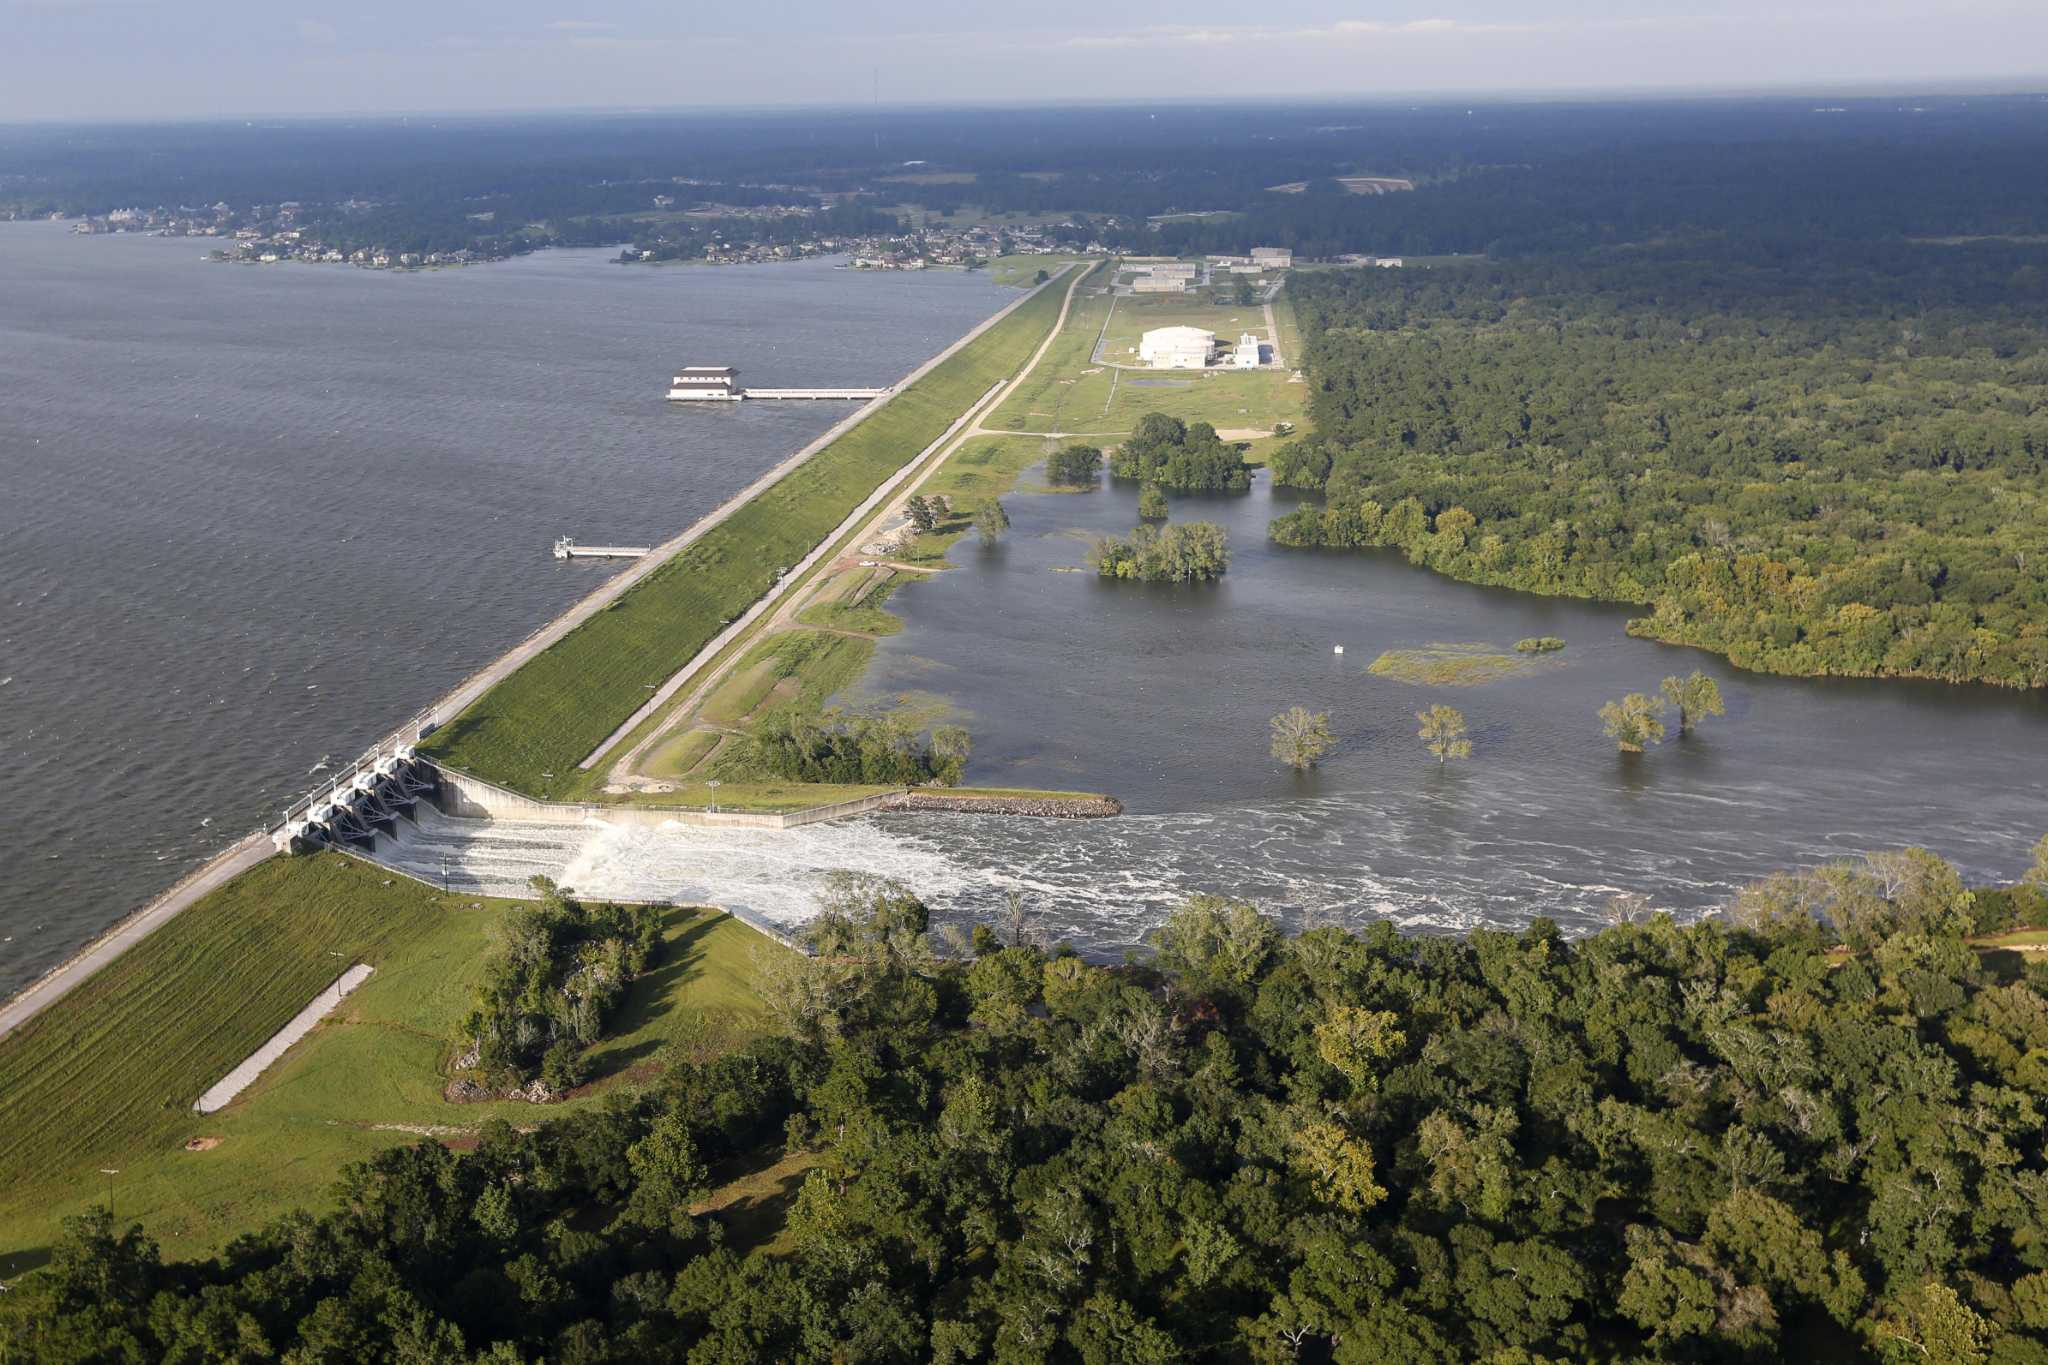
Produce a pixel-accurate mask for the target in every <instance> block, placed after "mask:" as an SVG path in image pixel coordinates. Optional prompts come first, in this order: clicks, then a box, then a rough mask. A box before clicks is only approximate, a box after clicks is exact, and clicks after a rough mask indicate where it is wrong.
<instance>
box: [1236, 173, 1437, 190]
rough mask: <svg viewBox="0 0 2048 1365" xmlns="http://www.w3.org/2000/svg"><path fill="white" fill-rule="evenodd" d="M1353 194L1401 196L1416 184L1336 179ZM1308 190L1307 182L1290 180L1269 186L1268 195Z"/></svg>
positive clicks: (1382, 178)
mask: <svg viewBox="0 0 2048 1365" xmlns="http://www.w3.org/2000/svg"><path fill="white" fill-rule="evenodd" d="M1335 179H1336V181H1337V183H1338V184H1339V185H1342V186H1343V187H1344V188H1345V190H1346V191H1347V192H1348V193H1351V194H1399V193H1401V192H1402V191H1404V190H1412V189H1414V188H1415V182H1414V181H1413V180H1409V179H1407V178H1405V177H1403V176H1398V175H1340V176H1337V177H1335ZM1307 189H1308V181H1306V180H1290V181H1288V182H1287V183H1286V184H1284V185H1268V186H1266V193H1268V194H1302V193H1304V192H1306V191H1307Z"/></svg>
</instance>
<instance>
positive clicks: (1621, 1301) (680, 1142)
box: [0, 842, 2048, 1365]
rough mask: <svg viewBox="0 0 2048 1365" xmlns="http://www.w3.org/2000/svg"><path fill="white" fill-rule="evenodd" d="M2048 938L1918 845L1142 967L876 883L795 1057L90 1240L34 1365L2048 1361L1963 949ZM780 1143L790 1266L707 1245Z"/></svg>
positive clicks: (1996, 958)
mask: <svg viewBox="0 0 2048 1365" xmlns="http://www.w3.org/2000/svg"><path fill="white" fill-rule="evenodd" d="M2044 855H2048V842H2044ZM2035 875H2036V876H2037V877H2040V878H2048V856H2044V865H2043V866H2041V867H2037V869H2036V874H2035ZM2044 914H2048V898H2044V897H2043V896H2041V895H2040V894H2039V892H2038V891H2036V890H2031V889H2025V888H2022V889H2016V890H2008V891H1998V892H1990V893H1973V892H1971V891H1969V890H1966V889H1965V888H1964V887H1963V885H1962V884H1961V882H1960V881H1959V880H1958V879H1957V877H1956V875H1955V873H1954V871H1953V869H1951V868H1949V867H1948V866H1947V865H1946V864H1945V863H1943V862H1942V861H1941V860H1940V859H1938V858H1935V857H1934V856H1932V855H1930V854H1926V853H1922V852H1919V851H1916V850H1907V851H1903V852H1899V853H1892V854H1884V855H1877V856H1873V857H1871V858H1868V859H1862V860H1857V861H1854V862H1845V863H1841V864H1837V865H1832V866H1828V867H1824V868H1820V869H1817V870H1815V871H1812V872H1808V873H1804V874H1798V875H1788V876H1784V877H1779V878H1774V879H1772V880H1771V881H1770V882H1767V883H1764V884H1762V885H1760V886H1758V887H1754V888H1751V889H1750V890H1749V891H1747V892H1745V893H1744V894H1743V895H1742V896H1741V897H1740V898H1739V899H1738V900H1737V901H1736V903H1735V904H1734V905H1733V906H1732V907H1731V908H1730V910H1729V911H1728V913H1727V914H1726V915H1725V916H1723V917H1719V918H1710V919H1708V920H1706V921H1704V922H1701V923H1697V924H1691V925H1681V924H1678V923H1675V922H1674V921H1673V920H1672V919H1670V918H1669V917H1668V916H1661V915H1658V916H1651V915H1647V914H1646V913H1644V912H1643V910H1642V909H1641V907H1640V906H1638V905H1635V904H1632V903H1630V902H1628V901H1627V900H1623V901H1621V902H1618V903H1617V906H1616V912H1615V915H1614V920H1615V924H1614V926H1613V927H1612V928H1609V929H1607V930H1604V931H1602V932H1600V933H1597V934H1594V935H1592V936H1590V937H1587V938H1585V939H1582V940H1579V941H1577V942H1573V941H1568V940H1566V939H1565V938H1563V937H1562V936H1561V935H1560V934H1559V933H1558V931H1557V929H1556V928H1555V927H1554V926H1553V925H1551V924H1550V923H1549V922H1547V921H1541V920H1539V921H1537V922H1536V923H1535V924H1533V925H1532V926H1531V927H1530V928H1528V929H1527V930H1526V931H1524V932H1521V933H1506V932H1495V931H1489V930H1479V931H1474V932H1472V933H1471V934H1469V935H1468V936H1466V937H1464V938H1462V939H1459V938H1447V937H1428V936H1416V937H1410V936H1404V935H1402V934H1400V933H1398V932H1396V931H1395V930H1394V929H1393V928H1392V927H1391V926H1389V925H1387V924H1385V923H1379V924H1375V925H1373V926H1371V927H1370V928H1369V929H1367V930H1365V931H1363V932H1360V933H1350V932H1346V931H1344V930H1342V929H1339V928H1335V927H1328V926H1324V927H1312V928H1309V929H1307V930H1306V931H1305V932H1301V933H1299V934H1296V935H1294V936H1288V935H1285V934H1283V933H1282V932H1281V930H1280V926H1279V925H1278V924H1276V923H1275V922H1274V921H1273V920H1272V919H1270V918H1268V917H1266V916H1264V915H1261V914H1259V913H1258V912H1257V911H1256V910H1255V909H1254V908H1253V907H1251V906H1250V905H1247V904H1243V903H1240V902H1233V901H1226V900H1221V899H1217V898H1213V897H1197V898H1194V899H1192V900H1190V901H1189V902H1187V903H1186V904H1185V905H1184V906H1182V907H1181V908H1180V909H1179V910H1177V911H1176V912H1174V913H1173V914H1172V915H1171V916H1170V917H1169V918H1168V919H1167V921H1166V922H1165V923H1164V924H1163V925H1162V927H1161V928H1160V929H1159V930H1158V931H1157V932H1156V933H1155V934H1154V935H1153V937H1152V945H1153V950H1154V951H1153V953H1152V954H1151V955H1150V958H1149V960H1148V961H1146V962H1144V963H1143V964H1132V965H1126V966H1102V965H1092V964H1090V963H1087V962H1084V961H1083V960H1081V959H1080V958H1078V957H1075V956H1073V955H1071V954H1069V953H1066V952H1063V951H1060V950H1058V949H1047V948H1046V947H1044V946H1043V945H1041V944H1040V943H1038V942H1036V941H1035V940H1034V938H1033V935H1032V933H1031V931H1030V925H1029V919H1028V916H1024V915H1020V916H1017V917H1015V918H1013V920H1012V921H1011V924H1010V925H1009V928H1008V932H1006V933H1003V934H998V933H997V932H995V931H993V930H991V929H990V928H988V927H986V926H984V927H981V928H978V929H977V930H976V931H975V932H974V933H973V934H972V936H971V937H969V936H964V935H950V936H934V935H932V934H930V933H929V932H927V931H928V927H929V926H928V920H929V916H928V914H927V912H926V910H925V908H924V906H923V905H922V904H920V903H919V902H918V900H917V899H916V897H915V896H913V895H911V894H910V893H908V892H907V891H905V890H904V889H903V888H901V887H900V886H896V885H894V884H891V883H879V882H874V881H868V880H862V879H857V878H851V877H848V878H842V879H841V880H839V881H838V882H837V884H836V885H835V887H834V889H833V893H832V903H831V904H830V905H829V906H828V907H827V909H826V911H825V913H823V914H822V915H821V916H820V917H819V918H818V919H817V920H816V921H814V922H813V924H812V925H811V926H810V928H809V931H808V937H809V940H810V947H811V949H812V950H813V954H812V955H811V956H799V955H796V954H782V955H780V956H778V957H776V958H775V959H774V960H773V966H772V968H771V969H769V970H766V971H765V974H764V976H765V985H764V988H765V989H766V991H767V993H768V996H769V998H770V1000H771V1002H772V1003H773V1004H774V1006H775V1007H776V1010H777V1012H778V1017H779V1018H780V1020H781V1022H782V1025H783V1031H782V1034H781V1035H780V1036H777V1037H775V1038H773V1039H771V1040H768V1041H765V1042H761V1043H757V1044H755V1045H753V1046H751V1047H749V1048H747V1049H745V1050H743V1051H739V1052H736V1053H733V1054H729V1055H726V1056H724V1057H722V1058H720V1059H718V1060H715V1061H712V1062H710V1063H708V1064H704V1065H696V1064H677V1065H675V1066H673V1067H671V1068H670V1069H668V1070H667V1071H666V1072H665V1073H664V1074H663V1076H662V1077H661V1078H660V1079H659V1080H658V1082H657V1083H656V1084H655V1086H654V1088H653V1089H651V1090H649V1091H647V1092H645V1093H640V1094H629V1093H626V1092H624V1091H620V1092H617V1093H615V1095H614V1097H613V1099H612V1100H611V1102H610V1103H609V1104H608V1105H606V1106H605V1107H603V1108H601V1109H596V1110H590V1111H585V1112H581V1113H577V1114H574V1115H571V1116H566V1117H564V1118H561V1119H559V1120H556V1121H553V1122H548V1123H544V1124H541V1125H540V1126H539V1127H537V1128H534V1129H532V1130H530V1131H518V1130H515V1129H513V1128H512V1127H510V1126H508V1125H505V1124H502V1123H498V1124H493V1125H491V1126H489V1127H488V1128H487V1129H486V1130H485V1132H484V1134H483V1137H482V1140H481V1142H480V1144H479V1145H478V1146H477V1148H476V1150H475V1151H474V1152H472V1153H470V1154H467V1155H456V1154H454V1153H452V1152H450V1151H449V1150H448V1149H447V1148H445V1147H444V1146H442V1145H440V1144H439V1143H436V1142H431V1141H430V1142H424V1143H421V1144H419V1145H417V1146H414V1147H410V1148H398V1149H393V1150H391V1151H388V1152H386V1153H384V1154H383V1155H381V1156H379V1157H377V1158H375V1159H374V1160H371V1161H369V1162H367V1163H365V1164H363V1165H361V1166H358V1167H356V1168H354V1169H351V1170H349V1171H348V1172H346V1173H345V1175H344V1176H343V1177H342V1179H341V1181H340V1184H339V1186H338V1195H339V1198H338V1205H339V1206H338V1208H336V1209H335V1211H333V1212H331V1213H327V1214H324V1215H320V1216H313V1215H309V1214H300V1215H295V1216H292V1217H289V1218H286V1219H284V1220H282V1221H279V1222H277V1223H274V1224H272V1225H271V1226H269V1227H266V1228H263V1229H261V1230H260V1231H256V1232H252V1233H251V1234H249V1235H247V1236H245V1237H242V1238H240V1239H238V1240H237V1241H236V1242H235V1243H234V1244H233V1245H232V1246H230V1247H229V1248H228V1249H227V1250H226V1251H225V1252H224V1253H222V1254H221V1255H220V1256H218V1257H216V1258H213V1259H210V1260H206V1261H201V1262H196V1263H186V1264H165V1263H163V1262H162V1261H161V1260H160V1258H159V1256H158V1255H157V1253H156V1250H155V1247H154V1244H153V1243H152V1242H151V1241H150V1239H149V1237H148V1235H147V1233H146V1232H145V1231H144V1230H143V1229H141V1228H137V1227H131V1228H120V1227H117V1226H116V1225H114V1224H113V1223H112V1221H111V1219H110V1218H109V1217H108V1216H107V1215H106V1213H105V1212H104V1211H101V1212H100V1213H98V1214H96V1215H93V1216H90V1217H86V1218H83V1219H79V1220H75V1221H74V1222H73V1224H72V1225H71V1226H70V1230H69V1232H68V1235H67V1236H66V1237H65V1238H64V1239H63V1240H62V1241H61V1242H60V1243H59V1244H58V1245H57V1246H56V1247H54V1248H53V1254H52V1258H51V1260H50V1263H49V1265H48V1266H47V1267H46V1268H45V1269H44V1270H42V1271H40V1272H38V1273H35V1274H32V1275H30V1276H28V1277H26V1278H25V1279H23V1280H20V1281H18V1282H16V1283H15V1284H14V1285H12V1286H11V1287H10V1288H11V1292H9V1293H7V1294H6V1295H5V1296H4V1297H0V1351H5V1352H7V1353H9V1358H15V1359H32V1360H36V1361H41V1362H59V1361H87V1360H92V1361H110V1360H122V1361H164V1360H179V1361H188V1360H189V1361H198V1360H252V1361H253V1360H259V1359H277V1358H280V1357H282V1358H284V1359H288V1360H294V1361H342V1360H348V1361H356V1360H371V1359H380V1360H382V1359H389V1360H410V1361H464V1360H475V1361H491V1362H506V1363H507V1365H509V1362H512V1361H530V1360H537V1359H542V1358H545V1359H547V1360H551V1361H560V1362H598V1361H619V1362H624V1361H636V1362H646V1361H656V1362H658V1361H699V1362H714V1361H716V1362H754V1361H765V1360H777V1361H782V1360H788V1361H818V1362H857V1361H919V1360H938V1361H971V1360H996V1361H1010V1362H1026V1361H1031V1362H1036V1361H1053V1360H1059V1361H1068V1360H1073V1361H1086V1362H1105V1363H1107V1362H1169V1361H1181V1360H1191V1359H1213V1360H1220V1361H1250V1362H1282V1361H1297V1360H1323V1361H1340V1362H1416V1363H1417V1365H1422V1363H1424V1362H1429V1363H1430V1365H1434V1363H1435V1362H1441V1361H1447V1360H1475V1361H1490V1362H1498V1363H1499V1365H1509V1363H1510V1362H1513V1363H1514V1365H1533V1363H1534V1362H1542V1361H1565V1360H1572V1361H1580V1360H1594V1361H1617V1362H1619V1361H1647V1360H1670V1361H1763V1360H1790V1361H1811V1360H1878V1361H1897V1362H1915V1363H1916V1365H1918V1363H1920V1362H1942V1363H1944V1365H1954V1363H1961V1362H1998V1363H1999V1365H2022V1363H2023V1362H2041V1361H2048V1161H2044V1152H2043V1137H2042V1135H2043V1131H2044V1124H2048V1114H2044V1111H2043V1109H2042V1102H2041V1098H2040V1097H2041V1095H2042V1093H2043V1091H2044V1088H2048V1002H2044V999H2043V989H2044V988H2048V962H2041V961H2037V960H2032V959H2028V960H2025V961H2023V960H2022V955H2021V954H2016V953H1995V952H1992V953H1987V952H1985V951H1983V950H1980V949H1979V948H1977V947H1975V946H1973V945H1972V944H1971V943H1970V942H1968V941H1967V939H1966V935H1969V934H1971V933H1974V932H1978V931H1982V930H1984V929H1988V928H1997V927H2001V926H2004V925H2006V924H2009V923H2011V922H2012V921H2013V920H2014V919H2015V918H2026V919H2030V920H2040V919H2042V918H2044ZM935 937H938V938H941V939H942V940H945V941H944V942H942V943H941V944H939V945H935V944H934V941H933V940H934V938H935ZM935 946H938V947H944V948H945V949H946V951H945V952H944V953H943V954H941V953H939V952H935V951H934V949H935ZM784 1152H788V1153H791V1154H795V1155H797V1156H798V1157H799V1158H800V1164H801V1166H802V1167H803V1168H804V1170H805V1174H803V1176H802V1179H801V1183H800V1186H799V1187H798V1188H796V1189H795V1191H794V1194H793V1197H792V1198H791V1199H790V1200H789V1201H788V1204H787V1206H786V1208H785V1209H784V1211H783V1215H782V1218H781V1225H780V1227H779V1229H776V1230H775V1231H774V1232H773V1234H772V1240H765V1238H766V1237H768V1236H769V1234H763V1233H760V1232H758V1231H757V1233H756V1234H755V1236H754V1239H753V1241H752V1242H751V1244H748V1243H742V1242H740V1241H739V1240H737V1239H733V1240H728V1238H727V1237H726V1235H725V1232H724V1226H723V1224H722V1223H721V1222H720V1221H719V1219H718V1218H717V1217H716V1216H713V1215H709V1214H693V1213H692V1212H691V1209H692V1207H693V1206H695V1205H697V1204H698V1201H700V1200H701V1199H702V1198H703V1196H704V1194H705V1192H706V1190H707V1189H708V1188H709V1187H711V1186H712V1185H713V1184H714V1183H716V1181H717V1180H718V1179H720V1178H721V1177H719V1176H715V1175H714V1174H713V1173H714V1171H725V1172H730V1171H732V1170H734V1169H735V1168H737V1167H745V1166H752V1165H759V1164H761V1163H764V1162H768V1161H772V1160H775V1159H776V1158H777V1157H779V1156H780V1155H781V1154H782V1153H784Z"/></svg>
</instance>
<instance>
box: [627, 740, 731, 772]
mask: <svg viewBox="0 0 2048 1365" xmlns="http://www.w3.org/2000/svg"><path fill="white" fill-rule="evenodd" d="M724 738H725V735H724V734H723V733H722V732H720V731H717V730H684V731H682V732H681V733H680V734H676V735H672V736H670V737H669V738H668V739H666V740H664V741H662V742H661V743H660V744H659V745H657V746H656V747H655V748H654V750H653V752H651V753H649V754H648V755H647V764H646V768H647V775H648V776H649V777H665V778H684V777H687V776H689V775H690V774H691V773H692V772H694V771H696V769H697V766H698V765H699V764H701V763H703V761H704V760H705V759H707V758H709V757H711V751H712V750H714V749H716V748H717V747H718V744H719V741H720V740H722V739H724Z"/></svg>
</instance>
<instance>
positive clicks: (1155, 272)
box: [1131, 261, 1195, 280]
mask: <svg viewBox="0 0 2048 1365" xmlns="http://www.w3.org/2000/svg"><path fill="white" fill-rule="evenodd" d="M1131 273H1132V274H1134V275H1151V276H1153V277H1154V278H1160V277H1164V276H1168V275H1178V276H1180V277H1181V278H1182V279H1184V280H1191V279H1193V278H1194V277H1195V266H1194V264H1193V263H1192V262H1189V261H1140V262H1138V263H1137V264H1135V265H1133V266H1132V267H1131Z"/></svg>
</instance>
